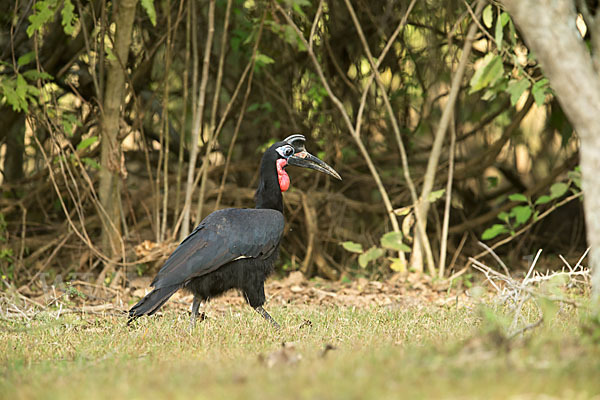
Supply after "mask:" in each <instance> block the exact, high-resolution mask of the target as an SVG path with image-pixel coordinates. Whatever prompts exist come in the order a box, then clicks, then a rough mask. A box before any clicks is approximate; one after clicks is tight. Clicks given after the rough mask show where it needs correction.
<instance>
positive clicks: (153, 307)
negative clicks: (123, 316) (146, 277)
mask: <svg viewBox="0 0 600 400" xmlns="http://www.w3.org/2000/svg"><path fill="white" fill-rule="evenodd" d="M179 288H180V286H179V285H174V286H167V287H163V288H160V289H154V290H153V291H151V292H150V293H148V294H147V295H146V296H145V297H144V298H143V299H141V300H140V301H139V302H138V303H137V304H136V305H135V306H133V307H131V310H129V321H128V322H127V324H129V323H130V322H131V321H133V320H134V319H136V318H138V317H141V316H142V315H152V314H154V313H155V312H156V311H158V309H159V308H160V307H161V306H162V305H163V304H165V303H166V301H167V300H169V298H170V297H171V296H172V295H173V293H175V292H176V291H177V290H178V289H179Z"/></svg>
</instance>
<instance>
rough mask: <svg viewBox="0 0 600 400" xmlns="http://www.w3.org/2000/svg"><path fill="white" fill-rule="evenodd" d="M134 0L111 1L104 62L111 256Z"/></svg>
mask: <svg viewBox="0 0 600 400" xmlns="http://www.w3.org/2000/svg"><path fill="white" fill-rule="evenodd" d="M136 4H137V0H122V1H119V2H117V3H114V5H115V6H116V7H117V9H116V10H115V17H114V23H115V27H116V32H115V39H114V47H113V54H114V55H115V56H116V60H112V61H108V62H107V64H108V65H107V69H106V70H107V73H106V90H105V92H104V103H103V107H102V137H101V140H102V141H101V156H100V160H101V167H102V168H101V170H100V187H99V192H100V193H99V195H100V203H101V204H102V207H103V208H104V211H102V212H101V218H102V248H103V250H104V252H105V253H106V254H107V255H108V256H109V257H110V258H114V257H115V255H117V254H119V253H120V250H121V248H122V246H121V243H122V242H121V228H120V227H121V223H120V220H121V215H120V212H121V196H120V194H121V157H122V152H121V144H120V143H119V141H118V133H119V120H120V114H121V104H122V102H123V98H124V94H125V66H126V65H127V54H128V52H129V45H130V43H131V31H132V28H133V20H134V16H135V8H136Z"/></svg>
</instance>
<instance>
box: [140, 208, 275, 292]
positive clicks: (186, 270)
mask: <svg viewBox="0 0 600 400" xmlns="http://www.w3.org/2000/svg"><path fill="white" fill-rule="evenodd" d="M283 226H284V221H283V214H281V213H280V212H279V211H276V210H267V209H235V208H230V209H226V210H220V211H215V212H214V213H212V214H210V215H209V216H207V217H206V218H205V219H204V220H203V221H202V222H201V223H200V225H198V226H197V227H196V229H194V231H193V232H192V233H191V234H190V235H189V236H188V237H186V238H185V239H184V240H183V241H182V242H181V244H180V245H179V246H178V247H177V249H175V251H174V252H173V254H171V256H170V257H169V258H168V259H167V261H166V262H165V265H164V266H163V267H162V268H161V269H160V271H159V272H158V274H157V275H156V278H154V281H153V282H152V286H154V287H155V288H156V289H159V288H161V287H166V286H171V285H179V284H183V283H185V282H187V281H188V280H189V279H191V278H194V277H198V276H202V275H205V274H208V273H210V272H212V271H214V270H216V269H217V268H219V267H221V266H222V265H224V264H227V263H228V262H231V261H233V260H235V259H238V258H240V257H243V258H247V257H250V258H266V257H268V256H269V255H271V254H272V253H273V251H274V250H275V249H276V248H277V246H278V245H279V241H280V240H281V237H282V236H283Z"/></svg>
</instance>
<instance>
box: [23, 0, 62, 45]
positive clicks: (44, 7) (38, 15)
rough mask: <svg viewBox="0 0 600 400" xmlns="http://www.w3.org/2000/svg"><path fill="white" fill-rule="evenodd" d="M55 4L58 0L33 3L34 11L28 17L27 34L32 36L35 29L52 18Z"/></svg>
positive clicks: (38, 28)
mask: <svg viewBox="0 0 600 400" xmlns="http://www.w3.org/2000/svg"><path fill="white" fill-rule="evenodd" d="M57 4H58V0H43V1H38V2H37V3H35V6H34V12H33V14H31V15H30V16H29V18H28V20H29V26H28V27H27V36H29V37H32V36H33V34H34V33H35V32H36V31H38V30H40V29H41V28H42V27H43V26H44V25H45V24H46V23H48V22H50V21H51V20H52V18H53V17H54V12H55V11H56V6H57Z"/></svg>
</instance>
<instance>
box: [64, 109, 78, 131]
mask: <svg viewBox="0 0 600 400" xmlns="http://www.w3.org/2000/svg"><path fill="white" fill-rule="evenodd" d="M62 125H63V128H64V130H65V133H66V134H67V136H71V135H72V134H73V127H74V126H81V121H79V120H78V119H77V117H76V116H75V115H73V114H69V113H63V115H62Z"/></svg>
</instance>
